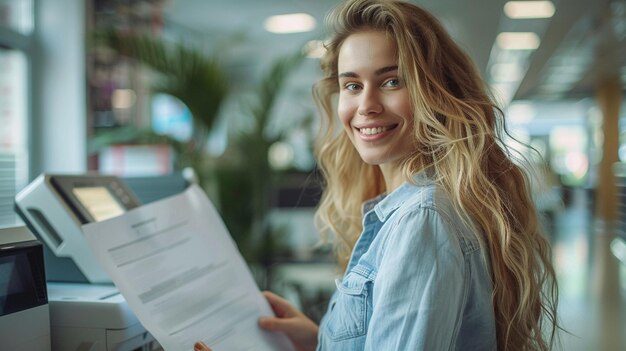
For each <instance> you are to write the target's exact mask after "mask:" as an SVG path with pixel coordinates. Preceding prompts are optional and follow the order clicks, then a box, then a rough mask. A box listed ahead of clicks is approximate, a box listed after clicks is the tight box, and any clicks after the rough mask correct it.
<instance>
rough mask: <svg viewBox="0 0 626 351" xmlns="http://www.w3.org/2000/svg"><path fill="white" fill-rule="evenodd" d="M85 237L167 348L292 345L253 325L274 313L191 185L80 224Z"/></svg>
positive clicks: (225, 350) (258, 349) (221, 350)
mask: <svg viewBox="0 0 626 351" xmlns="http://www.w3.org/2000/svg"><path fill="white" fill-rule="evenodd" d="M83 232H84V233H85V236H86V238H87V242H88V243H89V246H90V248H91V250H92V251H93V253H94V254H95V256H96V258H97V259H98V261H99V262H100V264H101V265H102V267H103V268H104V270H105V271H106V272H107V273H108V274H109V275H110V276H111V278H112V280H113V282H114V283H115V285H116V286H117V287H118V289H119V290H120V292H121V293H122V295H123V296H124V297H125V298H126V301H127V302H128V304H129V306H130V308H131V309H132V310H133V311H134V312H135V314H136V315H137V317H138V318H139V320H140V321H141V323H142V324H143V326H144V327H145V328H146V329H147V330H148V331H150V333H151V334H152V335H153V336H154V337H155V338H156V339H157V340H158V341H159V343H160V344H161V345H162V346H163V348H164V349H165V350H166V351H175V350H181V351H183V350H184V351H190V350H193V344H194V342H196V341H198V340H202V341H204V342H205V343H206V344H207V345H209V346H210V347H211V348H213V350H214V351H236V350H255V351H262V350H268V351H269V350H271V351H275V350H293V348H292V346H291V343H290V342H289V341H288V340H287V338H286V337H285V336H284V335H282V334H277V333H268V332H265V331H263V330H261V329H260V328H259V327H258V325H257V322H258V319H259V317H260V316H262V315H264V316H268V315H272V311H271V308H270V306H269V305H268V303H267V301H266V300H265V298H264V297H263V295H261V293H260V291H259V289H258V287H257V286H256V283H255V282H254V279H253V278H252V275H251V273H250V271H249V270H248V267H247V265H246V263H245V261H244V260H243V258H242V257H241V255H240V253H239V251H238V250H237V247H236V246H235V243H234V241H233V240H232V238H231V237H230V235H229V233H228V231H227V229H226V227H225V226H224V224H223V222H222V220H221V218H220V216H219V214H218V213H217V211H216V210H215V208H214V207H213V205H212V204H211V202H210V200H209V199H208V198H207V196H206V195H205V194H204V192H203V191H202V190H201V189H200V188H199V187H198V186H196V185H192V186H190V187H189V188H188V189H187V190H186V191H185V192H183V193H181V194H179V195H176V196H173V197H169V198H166V199H163V200H161V201H157V202H153V203H151V204H148V205H144V206H141V207H139V208H136V209H133V210H131V211H129V212H127V213H125V214H123V215H121V216H119V217H115V218H112V219H109V220H106V221H103V222H97V223H90V224H87V225H85V226H83Z"/></svg>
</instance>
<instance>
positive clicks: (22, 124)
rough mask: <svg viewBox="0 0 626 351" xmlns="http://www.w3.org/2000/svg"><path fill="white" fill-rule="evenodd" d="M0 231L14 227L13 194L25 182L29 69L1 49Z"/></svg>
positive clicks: (14, 52) (19, 56)
mask: <svg viewBox="0 0 626 351" xmlns="http://www.w3.org/2000/svg"><path fill="white" fill-rule="evenodd" d="M0 67H2V69H0V227H1V226H7V225H12V224H15V223H16V221H17V217H16V215H15V213H14V210H13V199H14V197H15V193H16V192H17V191H18V190H19V189H21V188H22V187H24V185H26V182H27V180H28V171H27V170H28V162H27V161H28V151H27V137H26V135H27V133H26V123H27V121H28V118H27V116H28V112H27V101H28V99H27V96H28V91H27V89H28V88H27V86H28V84H27V81H28V66H27V58H26V55H25V54H24V53H23V52H21V51H19V50H11V49H0Z"/></svg>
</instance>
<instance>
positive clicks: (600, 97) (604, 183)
mask: <svg viewBox="0 0 626 351" xmlns="http://www.w3.org/2000/svg"><path fill="white" fill-rule="evenodd" d="M596 99H597V102H598V107H599V108H600V110H601V111H602V117H603V121H604V123H603V127H602V129H603V133H604V143H603V146H602V160H601V161H600V164H599V169H598V185H597V188H596V191H597V194H596V217H597V218H598V219H601V220H605V221H606V222H608V223H611V224H612V223H613V222H614V221H615V220H617V215H618V202H617V201H618V198H617V187H616V183H615V176H614V174H613V164H614V163H615V162H617V161H618V160H619V158H618V154H617V152H618V149H619V109H620V104H621V102H622V87H621V84H620V81H619V78H617V79H610V80H607V81H604V82H602V83H601V84H599V85H598V90H597V96H596Z"/></svg>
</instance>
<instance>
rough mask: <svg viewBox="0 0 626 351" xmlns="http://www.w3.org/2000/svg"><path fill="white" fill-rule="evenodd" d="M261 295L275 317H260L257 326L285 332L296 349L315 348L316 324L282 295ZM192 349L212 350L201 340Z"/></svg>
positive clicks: (309, 349) (195, 350) (310, 350)
mask: <svg viewBox="0 0 626 351" xmlns="http://www.w3.org/2000/svg"><path fill="white" fill-rule="evenodd" d="M263 296H265V298H266V299H267V302H269V304H270V306H272V310H274V314H276V317H261V318H260V319H259V326H260V327H261V328H262V329H265V330H268V331H273V332H283V333H285V335H287V337H288V338H289V340H291V342H292V343H293V345H294V346H295V347H296V350H298V351H313V350H315V348H316V347H317V333H318V330H319V327H318V326H317V324H315V322H313V321H312V320H311V319H309V318H308V317H307V316H305V315H304V313H302V312H300V311H298V309H296V308H295V307H293V306H292V305H291V304H290V303H289V302H288V301H287V300H285V299H283V298H282V297H280V296H278V295H276V294H274V293H272V292H269V291H264V292H263ZM193 349H194V351H212V350H211V348H209V347H208V346H206V344H204V343H203V342H202V341H198V342H196V343H195V345H194V346H193Z"/></svg>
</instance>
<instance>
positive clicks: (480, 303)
mask: <svg viewBox="0 0 626 351" xmlns="http://www.w3.org/2000/svg"><path fill="white" fill-rule="evenodd" d="M415 179H416V181H417V183H418V184H417V185H415V184H411V183H405V184H403V185H401V186H400V187H398V188H397V189H396V190H395V191H393V192H392V193H391V194H389V195H388V196H380V197H378V198H376V199H373V200H371V201H368V202H366V203H365V204H364V216H363V232H362V233H361V236H360V238H359V240H358V241H357V243H356V245H355V247H354V250H353V252H352V256H351V258H350V262H349V264H348V268H347V270H346V273H345V275H344V276H343V279H342V280H339V279H337V280H336V285H337V291H336V292H335V293H334V294H333V296H332V298H331V300H330V304H329V306H328V311H327V312H326V315H325V316H324V318H323V319H322V321H321V324H320V332H319V343H318V347H317V350H342V351H351V350H378V351H379V350H428V351H437V350H495V349H496V331H495V317H494V312H493V303H492V300H491V295H492V282H491V274H490V268H489V267H488V266H487V264H488V263H487V262H486V261H487V260H485V259H484V258H483V253H482V250H483V249H482V248H481V246H480V245H479V242H478V241H477V239H476V237H475V235H474V233H473V232H472V229H470V228H469V227H467V226H465V225H464V224H463V223H464V222H463V221H462V220H461V217H460V216H459V214H458V213H457V212H456V211H455V210H454V209H453V206H452V204H451V202H450V199H449V197H448V196H447V195H446V194H445V192H444V191H442V190H441V189H440V188H438V187H437V186H435V185H433V184H432V183H428V181H427V180H426V177H425V176H424V173H420V175H418V176H416V178H415ZM372 207H373V208H372Z"/></svg>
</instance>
